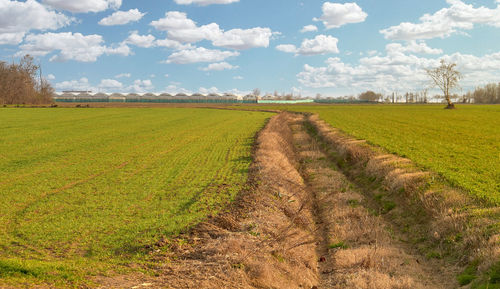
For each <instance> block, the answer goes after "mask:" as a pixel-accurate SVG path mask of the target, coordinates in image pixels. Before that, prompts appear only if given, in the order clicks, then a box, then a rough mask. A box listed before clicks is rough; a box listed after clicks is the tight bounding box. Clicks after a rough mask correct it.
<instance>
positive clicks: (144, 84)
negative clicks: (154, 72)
mask: <svg viewBox="0 0 500 289" xmlns="http://www.w3.org/2000/svg"><path fill="white" fill-rule="evenodd" d="M153 89H154V85H153V82H152V81H151V80H150V79H145V80H141V79H136V80H135V81H134V83H133V84H132V85H130V86H128V87H127V88H126V90H127V91H132V92H136V93H143V92H151V91H152V90H153Z"/></svg>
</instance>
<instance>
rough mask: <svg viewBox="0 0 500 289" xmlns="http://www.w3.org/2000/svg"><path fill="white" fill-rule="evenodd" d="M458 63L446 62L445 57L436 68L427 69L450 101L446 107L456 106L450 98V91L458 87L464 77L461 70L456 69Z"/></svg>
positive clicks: (435, 84) (428, 73)
mask: <svg viewBox="0 0 500 289" xmlns="http://www.w3.org/2000/svg"><path fill="white" fill-rule="evenodd" d="M456 66H457V64H456V63H446V61H445V60H444V59H442V60H441V65H440V66H439V67H437V68H435V69H427V70H426V72H427V75H429V77H430V78H431V79H432V83H433V85H434V86H437V87H439V89H441V91H443V94H444V98H445V99H446V102H447V103H448V106H447V107H446V108H448V109H452V108H455V105H454V104H453V102H451V99H450V91H452V90H453V89H454V88H456V87H458V82H459V80H460V79H461V78H462V74H461V73H460V71H458V70H457V69H456Z"/></svg>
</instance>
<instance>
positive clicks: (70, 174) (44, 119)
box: [0, 108, 271, 285]
mask: <svg viewBox="0 0 500 289" xmlns="http://www.w3.org/2000/svg"><path fill="white" fill-rule="evenodd" d="M270 116H271V114H270V113H264V112H250V111H247V112H241V111H230V110H211V109H188V108H185V109H184V108H181V109H173V108H162V109H151V108H143V109H133V108H119V109H116V108H108V109H92V108H90V109H87V108H85V109H83V108H81V109H78V108H65V109H35V108H33V109H0V131H1V134H0V192H1V198H0V212H1V214H0V279H1V280H2V282H7V283H6V284H20V283H23V284H26V282H28V283H29V284H35V283H38V282H43V283H45V282H49V283H50V284H56V285H57V284H59V285H63V284H73V285H74V284H81V283H82V282H87V281H84V280H88V279H87V277H88V276H89V275H95V274H102V273H105V272H108V271H110V270H112V271H113V272H120V270H126V269H124V268H126V266H120V265H128V264H130V263H135V262H137V263H144V262H147V255H146V251H147V250H146V248H147V247H148V246H151V245H152V244H154V243H155V242H157V241H158V240H160V239H161V238H162V237H163V236H166V237H168V236H172V235H175V234H178V233H179V232H181V231H182V230H185V229H186V228H188V227H190V226H192V225H194V224H196V223H198V222H200V221H201V220H203V219H205V218H206V217H207V216H208V215H212V214H216V213H218V212H219V211H220V210H221V208H223V207H224V205H226V204H227V203H228V202H230V201H231V200H232V199H233V198H234V197H235V195H236V194H237V192H238V191H239V190H241V189H242V188H243V186H244V185H245V182H246V180H247V169H248V167H249V165H250V162H251V157H250V154H251V146H252V143H253V137H254V135H255V133H256V132H257V131H258V130H259V129H260V128H262V127H263V126H264V123H265V121H266V119H267V118H269V117H270ZM0 285H1V284H0Z"/></svg>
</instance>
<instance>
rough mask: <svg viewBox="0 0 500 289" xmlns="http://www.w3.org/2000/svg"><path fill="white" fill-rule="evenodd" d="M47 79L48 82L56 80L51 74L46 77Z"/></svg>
mask: <svg viewBox="0 0 500 289" xmlns="http://www.w3.org/2000/svg"><path fill="white" fill-rule="evenodd" d="M47 79H48V80H54V79H56V76H55V75H54V74H52V73H51V74H49V75H47Z"/></svg>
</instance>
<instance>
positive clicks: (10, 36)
mask: <svg viewBox="0 0 500 289" xmlns="http://www.w3.org/2000/svg"><path fill="white" fill-rule="evenodd" d="M24 35H25V32H14V33H0V45H4V44H10V45H15V44H19V43H21V42H22V41H23V38H24Z"/></svg>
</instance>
